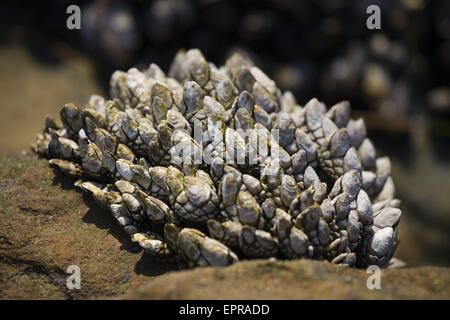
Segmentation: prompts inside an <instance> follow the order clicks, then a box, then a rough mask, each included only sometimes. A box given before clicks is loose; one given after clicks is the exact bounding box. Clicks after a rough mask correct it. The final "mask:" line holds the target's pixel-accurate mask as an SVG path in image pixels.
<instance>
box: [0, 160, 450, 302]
mask: <svg viewBox="0 0 450 320" xmlns="http://www.w3.org/2000/svg"><path fill="white" fill-rule="evenodd" d="M72 184H73V180H71V179H69V178H67V177H65V176H63V175H61V174H60V173H59V172H57V171H55V170H53V169H51V168H50V167H49V166H48V164H47V161H46V160H45V159H39V158H38V157H36V156H35V155H32V154H25V155H17V156H8V157H5V156H0V298H1V299H95V298H133V299H134V298H148V299H171V298H175V299H178V298H179V299H211V298H214V299H222V298H224V299H328V298H332V299H379V298H381V299H391V298H438V299H439V298H444V299H449V298H450V289H449V288H450V269H449V268H443V267H439V268H438V267H420V268H414V267H413V268H404V269H396V270H394V269H388V270H382V272H381V287H382V288H381V290H369V289H367V286H366V281H367V277H368V276H369V274H367V273H366V271H365V270H356V269H349V268H343V267H338V266H335V265H332V264H330V263H327V262H320V261H310V260H297V261H268V260H255V261H243V262H239V263H237V264H235V265H232V266H230V267H227V268H211V267H210V268H201V269H193V270H184V271H175V268H174V266H172V265H167V264H164V263H162V262H161V261H158V260H155V259H153V258H151V257H149V256H148V255H145V254H143V253H142V251H141V250H140V249H139V247H138V246H136V245H134V244H133V243H132V242H131V241H130V240H129V239H128V237H127V236H126V235H125V234H124V232H122V230H121V228H120V227H119V226H117V225H116V223H115V222H114V220H113V219H112V217H110V216H109V214H108V213H107V212H106V211H104V210H102V209H101V208H100V207H98V206H97V205H96V204H95V203H94V202H93V201H92V200H91V199H90V198H89V197H88V196H86V195H84V194H83V193H81V192H79V191H77V190H76V189H75V188H74V187H73V186H72ZM70 265H77V266H79V267H80V269H81V289H80V290H68V289H67V287H66V279H67V277H69V274H67V273H66V270H67V268H68V267H69V266H70Z"/></svg>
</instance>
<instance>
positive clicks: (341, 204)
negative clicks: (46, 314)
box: [34, 49, 401, 267]
mask: <svg viewBox="0 0 450 320" xmlns="http://www.w3.org/2000/svg"><path fill="white" fill-rule="evenodd" d="M110 85H111V88H110V95H111V97H110V99H111V100H105V99H104V98H102V97H99V96H92V97H91V99H90V101H89V103H88V105H87V106H85V107H78V106H76V105H73V104H67V105H65V106H64V107H63V108H62V109H61V112H60V116H61V122H62V125H61V126H59V125H58V124H57V123H56V122H55V121H53V120H52V119H46V122H45V128H44V131H43V132H42V133H41V134H39V135H38V136H37V141H36V144H35V146H34V150H35V151H36V152H37V153H38V154H40V155H43V156H45V157H47V158H49V159H50V160H49V163H50V165H52V166H55V167H57V168H59V169H60V170H61V171H63V172H64V173H67V174H69V175H72V176H75V177H77V178H78V179H79V180H77V181H76V182H75V186H77V187H80V188H81V189H82V190H84V191H86V192H88V193H90V194H92V196H93V198H94V199H95V200H96V201H98V202H99V203H100V204H101V205H102V206H103V207H105V208H106V209H107V210H108V211H109V212H111V214H112V215H113V216H114V218H115V219H116V220H117V222H118V223H119V224H120V225H121V226H122V227H123V229H124V231H125V232H126V233H127V234H129V235H130V237H131V239H132V240H133V241H135V242H137V243H139V245H141V246H142V248H143V249H144V250H145V251H146V252H148V253H150V254H152V255H155V256H160V257H177V258H178V259H180V260H181V261H182V262H183V263H184V265H187V266H189V267H194V266H206V265H228V264H230V263H233V262H235V261H238V259H246V258H271V257H276V258H286V259H296V258H312V259H319V260H328V261H330V262H332V263H336V264H340V265H346V266H357V267H365V266H368V265H371V264H376V265H379V266H381V267H386V266H388V264H389V261H390V259H391V258H392V256H393V254H394V251H395V248H396V245H397V243H398V234H397V225H398V222H399V219H400V216H401V211H400V210H399V209H398V207H399V205H400V201H399V200H397V199H394V184H393V180H392V178H391V176H390V162H389V158H387V157H382V158H377V157H376V152H375V148H374V146H373V144H372V142H371V141H370V139H369V138H368V137H367V136H366V128H365V125H364V120H362V119H358V120H353V119H351V118H350V104H349V102H347V101H343V102H340V103H338V104H336V105H334V106H332V107H331V108H329V109H327V107H326V106H325V105H324V104H323V103H321V102H320V101H318V100H317V99H315V98H314V99H311V100H310V101H309V102H308V103H307V104H306V105H304V106H300V105H298V104H297V102H296V100H295V98H294V97H293V95H292V94H291V93H290V92H284V93H282V92H281V91H280V89H278V87H277V86H276V83H275V82H274V81H273V80H271V79H270V78H269V77H268V76H267V75H265V74H264V73H263V72H262V71H261V70H260V69H258V68H257V67H256V66H254V65H253V63H251V62H250V61H249V60H247V59H245V58H243V57H241V56H239V55H238V54H234V55H233V56H232V57H231V58H229V59H228V60H227V62H226V64H225V66H222V67H220V68H218V67H216V66H215V65H214V64H212V63H209V62H208V61H206V59H205V58H204V57H203V55H202V53H201V52H200V51H199V50H197V49H193V50H188V51H186V52H185V51H179V52H178V54H177V55H176V57H175V59H174V61H173V63H172V66H171V69H170V71H169V73H168V75H166V74H164V72H163V71H162V70H160V69H159V68H158V67H157V66H156V65H154V64H152V65H150V67H149V68H148V69H147V70H145V71H144V72H141V71H139V70H137V69H136V68H132V69H130V70H128V71H127V72H123V71H116V72H115V73H114V74H113V75H112V77H111V83H110Z"/></svg>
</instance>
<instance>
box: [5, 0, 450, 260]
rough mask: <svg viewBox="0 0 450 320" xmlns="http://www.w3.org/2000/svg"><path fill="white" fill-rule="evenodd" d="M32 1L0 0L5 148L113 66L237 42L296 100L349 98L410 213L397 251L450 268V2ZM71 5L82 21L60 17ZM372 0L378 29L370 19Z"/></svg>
mask: <svg viewBox="0 0 450 320" xmlns="http://www.w3.org/2000/svg"><path fill="white" fill-rule="evenodd" d="M25 3H26V2H24V3H20V1H14V2H9V1H2V2H1V4H0V154H1V155H5V154H16V153H19V152H29V145H30V144H31V143H32V142H33V141H34V136H35V134H36V133H37V132H39V131H40V130H41V129H42V126H43V119H44V116H45V115H46V114H50V115H52V116H54V117H56V116H57V114H58V110H59V108H60V107H61V106H63V105H64V103H67V102H74V103H77V104H85V103H86V102H87V101H88V99H89V96H90V95H91V94H101V95H104V96H106V95H107V89H108V83H109V76H110V75H111V73H112V72H113V71H114V70H116V69H122V70H127V69H129V68H131V67H133V66H137V67H138V68H145V67H148V65H149V64H150V63H152V62H154V63H156V64H158V65H159V66H160V67H161V68H162V69H163V70H164V71H167V70H168V68H169V65H170V62H171V60H172V58H173V57H174V55H175V53H176V51H177V50H178V49H180V48H186V49H189V48H194V47H196V48H199V49H201V50H202V52H203V53H204V55H205V57H206V58H207V59H208V60H210V61H212V62H214V63H215V64H216V65H221V64H223V63H224V62H225V59H226V58H227V56H229V55H230V54H231V53H232V52H233V51H236V50H238V51H240V52H241V53H243V54H245V55H247V56H249V57H250V58H251V59H253V60H254V62H255V63H256V65H257V66H259V67H260V68H261V69H262V70H263V71H264V72H266V73H267V74H268V75H269V76H270V77H272V78H273V79H274V80H275V81H276V82H277V84H278V86H279V87H280V88H281V89H282V90H291V91H292V92H293V93H294V94H295V96H296V98H297V101H298V102H299V104H301V105H303V104H305V103H306V102H307V101H308V100H309V99H310V98H312V97H317V98H318V99H319V100H321V101H324V102H325V103H326V104H327V105H328V106H331V105H333V104H334V103H336V102H339V101H340V100H344V99H346V100H349V101H350V102H351V105H352V108H353V117H364V119H365V121H366V125H367V127H368V130H369V135H370V137H371V138H372V139H373V141H374V143H375V145H376V147H377V152H378V154H379V155H389V156H390V157H391V160H392V166H393V177H394V181H395V184H396V188H397V195H398V197H399V198H400V199H402V201H403V205H402V210H403V213H404V214H403V217H402V223H401V224H400V240H401V242H400V245H399V249H398V251H397V252H398V253H397V257H399V258H401V259H403V260H405V261H406V262H407V263H408V264H410V265H415V266H417V265H430V264H433V265H450V232H448V230H450V200H449V198H450V161H449V160H450V1H444V0H443V1H425V0H385V1H383V0H381V1H376V0H368V1H366V0H359V1H350V0H322V1H294V0H292V1H290V0H277V1H276V0H243V1H236V2H235V1H225V0H156V1H144V0H134V1H133V0H132V1H126V2H125V1H106V0H103V1H101V0H97V1H94V0H91V1H62V0H60V1H35V2H34V3H26V4H25ZM71 4H77V5H79V6H80V8H81V30H68V29H67V27H66V20H67V18H68V17H69V14H67V13H66V9H67V7H68V6H69V5H71ZM372 4H376V5H378V6H379V7H380V9H381V30H369V29H367V27H366V20H367V18H368V17H369V14H367V13H366V9H367V7H368V6H369V5H372ZM24 150H25V151H24ZM0 170H1V168H0Z"/></svg>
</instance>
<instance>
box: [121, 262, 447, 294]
mask: <svg viewBox="0 0 450 320" xmlns="http://www.w3.org/2000/svg"><path fill="white" fill-rule="evenodd" d="M368 276H369V274H367V273H366V271H365V270H358V269H352V268H345V267H340V266H336V265H333V264H331V263H328V262H319V261H313V260H293V261H267V260H253V261H242V262H239V263H236V264H234V265H231V266H230V267H227V268H213V267H207V268H203V269H198V268H197V269H194V270H190V271H183V272H170V273H168V274H165V275H163V276H161V277H158V278H156V279H152V280H150V281H149V282H148V283H147V284H145V285H144V286H142V287H140V288H138V289H134V290H132V291H130V292H128V293H127V294H126V295H124V296H122V297H121V298H125V299H194V300H196V299H211V297H214V299H449V298H450V286H449V285H450V272H449V269H448V268H437V267H422V268H407V269H383V270H382V271H381V289H380V290H376V289H373V290H369V289H368V288H367V286H366V283H367V278H368Z"/></svg>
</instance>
